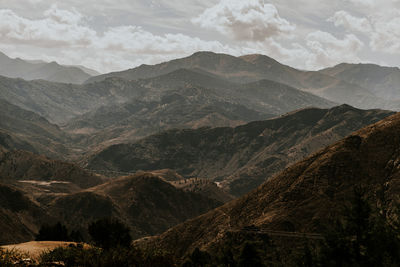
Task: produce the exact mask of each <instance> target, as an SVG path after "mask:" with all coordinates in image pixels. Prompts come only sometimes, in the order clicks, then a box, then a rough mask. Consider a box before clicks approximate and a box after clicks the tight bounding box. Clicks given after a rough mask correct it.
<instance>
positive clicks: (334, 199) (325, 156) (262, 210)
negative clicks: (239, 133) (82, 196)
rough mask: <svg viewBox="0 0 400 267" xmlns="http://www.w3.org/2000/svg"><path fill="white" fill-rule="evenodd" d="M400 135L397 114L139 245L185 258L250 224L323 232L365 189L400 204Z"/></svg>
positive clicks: (371, 198)
mask: <svg viewBox="0 0 400 267" xmlns="http://www.w3.org/2000/svg"><path fill="white" fill-rule="evenodd" d="M399 132H400V114H395V115H393V116H390V117H388V118H386V119H384V120H382V121H380V122H378V123H376V124H373V125H370V126H367V127H365V128H363V129H361V130H359V131H357V132H354V133H352V134H351V135H350V136H348V137H346V138H344V139H343V140H341V141H339V142H337V143H335V144H333V145H330V146H328V147H326V148H323V149H322V150H319V151H318V152H316V153H314V154H313V155H311V156H309V157H307V158H306V159H304V160H302V161H299V162H298V163H296V164H293V165H291V166H290V167H288V168H286V169H285V170H284V171H282V172H280V173H279V174H278V175H276V176H274V177H273V178H272V179H269V180H268V181H267V182H265V183H264V184H263V185H262V186H260V187H258V188H257V189H256V190H254V191H252V192H251V193H249V194H247V195H245V196H244V197H242V198H240V199H238V200H235V201H232V202H230V203H228V204H226V205H224V206H222V207H219V208H217V209H215V210H213V211H210V212H208V213H206V214H204V215H202V216H199V217H197V218H195V219H193V220H190V221H188V222H186V223H183V224H180V225H178V226H176V227H174V228H172V229H170V230H168V231H167V232H165V233H164V234H162V235H160V236H158V237H154V238H152V239H147V240H140V241H138V242H137V244H140V245H147V246H150V247H152V248H155V247H157V248H161V249H163V250H167V251H171V252H172V253H174V254H175V255H177V256H182V255H184V254H186V253H188V252H191V251H192V250H193V249H194V248H195V247H199V248H201V249H213V247H214V246H216V245H221V244H223V243H224V242H225V240H227V237H228V235H229V232H231V231H240V229H243V227H246V226H250V225H254V226H255V227H259V228H261V229H270V230H271V229H272V230H284V231H291V232H309V233H310V232H317V233H318V232H323V231H324V230H325V229H326V226H327V225H329V224H331V223H332V221H333V220H335V219H336V218H337V217H338V214H340V209H341V207H343V206H344V205H345V203H348V201H350V198H351V197H352V192H353V189H354V187H355V186H362V187H364V189H365V190H366V192H367V193H368V195H369V197H370V200H371V201H376V199H375V198H376V195H375V193H376V192H377V190H381V189H382V188H383V189H384V191H383V193H384V195H385V198H386V200H387V201H388V202H389V203H391V202H392V201H399V198H398V194H399V191H400V182H399V181H400V179H399V178H400V168H399V162H400V151H399V147H400V135H399ZM382 185H384V186H383V187H382ZM374 199H375V200H374ZM389 206H390V205H389Z"/></svg>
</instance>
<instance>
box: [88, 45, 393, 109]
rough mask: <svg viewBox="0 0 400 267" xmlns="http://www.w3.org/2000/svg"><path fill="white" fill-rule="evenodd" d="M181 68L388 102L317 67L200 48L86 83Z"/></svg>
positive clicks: (359, 103)
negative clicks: (307, 68) (306, 68)
mask: <svg viewBox="0 0 400 267" xmlns="http://www.w3.org/2000/svg"><path fill="white" fill-rule="evenodd" d="M180 68H186V69H193V68H196V69H201V70H203V71H206V72H209V73H212V74H214V75H217V76H220V77H223V78H225V79H227V80H229V81H231V82H236V83H249V82H254V81H259V80H262V79H268V80H272V81H276V82H279V83H283V84H287V85H289V86H292V87H294V88H297V89H300V90H304V91H307V92H311V93H313V94H315V95H318V96H321V97H323V98H326V99H328V100H331V101H333V102H336V103H339V104H342V103H346V104H350V105H353V106H356V107H360V108H378V107H380V108H383V107H385V104H386V103H385V101H384V100H383V99H380V98H379V97H377V96H375V95H374V94H373V93H372V92H370V91H369V90H368V89H366V88H363V87H361V86H359V85H356V84H352V83H348V82H346V81H343V80H340V79H338V78H335V77H333V76H329V75H326V74H323V73H321V72H317V71H301V70H297V69H294V68H291V67H289V66H286V65H283V64H280V63H279V62H277V61H276V60H274V59H272V58H270V57H267V56H264V55H247V56H242V57H234V56H230V55H226V54H216V53H213V52H197V53H195V54H193V55H191V56H189V57H186V58H181V59H176V60H171V61H168V62H164V63H160V64H157V65H141V66H139V67H137V68H133V69H129V70H126V71H121V72H112V73H108V74H103V75H100V76H95V77H92V78H90V79H88V81H87V83H90V82H94V81H101V80H104V79H105V78H107V77H121V78H124V79H129V80H136V79H141V78H150V77H155V76H159V75H163V74H167V73H169V72H172V71H175V70H177V69H180Z"/></svg>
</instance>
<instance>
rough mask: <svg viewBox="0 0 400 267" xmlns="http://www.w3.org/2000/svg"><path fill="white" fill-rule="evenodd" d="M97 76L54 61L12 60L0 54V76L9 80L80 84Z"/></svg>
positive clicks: (76, 67)
mask: <svg viewBox="0 0 400 267" xmlns="http://www.w3.org/2000/svg"><path fill="white" fill-rule="evenodd" d="M98 74H99V73H98V72H97V71H94V70H91V69H89V68H86V67H83V66H63V65H59V64H58V63H56V62H54V61H53V62H50V63H47V62H44V61H41V60H36V61H35V60H32V61H29V60H23V59H20V58H15V59H14V58H10V57H8V56H7V55H5V54H4V53H1V52H0V75H2V76H6V77H10V78H22V79H25V80H38V79H42V80H47V81H52V82H60V83H75V84H80V83H83V82H84V81H86V80H87V79H89V78H90V77H91V76H93V75H98Z"/></svg>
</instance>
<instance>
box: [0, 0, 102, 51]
mask: <svg viewBox="0 0 400 267" xmlns="http://www.w3.org/2000/svg"><path fill="white" fill-rule="evenodd" d="M81 20H82V16H81V15H80V14H79V13H77V12H70V11H66V10H58V9H57V7H56V6H52V7H51V8H50V9H49V10H47V11H45V12H44V18H42V19H38V20H31V19H27V18H24V17H20V16H18V15H17V14H16V13H14V12H13V11H11V10H9V9H0V38H1V40H2V42H5V43H7V42H9V43H13V42H20V43H30V44H32V45H40V46H46V47H54V46H57V47H60V46H61V47H62V46H86V45H90V43H91V42H92V40H93V38H94V37H95V35H96V33H95V31H93V30H91V29H90V28H88V27H86V26H83V25H81V24H80V22H81Z"/></svg>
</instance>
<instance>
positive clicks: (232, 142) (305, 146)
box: [88, 105, 392, 195]
mask: <svg viewBox="0 0 400 267" xmlns="http://www.w3.org/2000/svg"><path fill="white" fill-rule="evenodd" d="M390 114H392V112H388V111H381V110H367V111H365V110H359V109H355V108H353V107H350V106H347V105H343V106H339V107H335V108H332V109H316V108H310V109H304V110H299V111H297V112H293V113H289V114H287V115H285V116H281V117H278V118H275V119H270V120H266V121H257V122H252V123H249V124H246V125H243V126H238V127H236V128H228V127H222V128H213V129H212V128H200V129H197V130H189V129H188V130H170V131H166V132H162V133H159V134H155V135H152V136H149V137H147V138H144V139H142V140H140V141H138V142H136V143H132V144H119V145H112V146H110V147H108V148H106V149H105V150H103V151H101V152H100V153H98V154H95V155H93V156H92V157H91V158H90V159H89V161H88V167H89V168H91V169H95V170H98V169H105V170H117V171H125V172H127V171H136V170H156V169H165V168H169V169H174V170H176V171H177V172H178V173H179V174H181V175H183V176H185V177H202V178H209V179H212V180H214V181H218V182H220V185H221V186H222V187H223V188H225V189H227V190H229V191H230V192H231V193H233V194H235V195H241V194H243V193H245V192H248V191H249V190H251V189H253V188H255V187H256V186H258V185H259V184H260V183H262V182H263V181H264V180H265V179H266V178H267V177H269V176H271V175H272V174H274V173H276V172H277V171H280V170H282V169H283V168H284V167H285V166H287V165H288V164H289V163H293V162H294V161H296V160H298V159H301V158H303V157H304V156H307V155H309V154H310V153H312V152H314V151H316V150H318V149H320V148H322V147H324V146H326V145H328V144H331V143H333V142H335V141H337V140H339V139H341V138H343V137H344V136H346V135H348V134H350V133H351V132H353V131H355V130H357V129H360V128H362V127H364V126H366V125H368V124H371V123H374V122H376V121H378V120H380V119H382V118H384V117H386V116H388V115H390Z"/></svg>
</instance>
